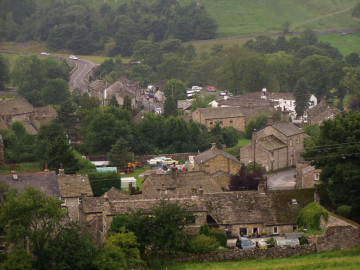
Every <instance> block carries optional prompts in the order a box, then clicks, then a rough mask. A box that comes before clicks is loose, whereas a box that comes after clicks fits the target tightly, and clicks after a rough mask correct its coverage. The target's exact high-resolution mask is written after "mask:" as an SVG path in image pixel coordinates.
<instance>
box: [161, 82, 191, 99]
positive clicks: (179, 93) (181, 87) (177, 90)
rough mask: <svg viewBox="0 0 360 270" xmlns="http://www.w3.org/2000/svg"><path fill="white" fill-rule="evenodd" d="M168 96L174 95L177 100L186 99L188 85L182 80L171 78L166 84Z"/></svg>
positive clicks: (165, 88)
mask: <svg viewBox="0 0 360 270" xmlns="http://www.w3.org/2000/svg"><path fill="white" fill-rule="evenodd" d="M164 93H165V96H166V98H168V97H172V98H173V99H174V101H175V102H177V101H178V100H179V99H186V85H185V83H183V82H182V81H180V80H176V79H172V80H169V81H168V82H167V83H166V84H165V86H164Z"/></svg>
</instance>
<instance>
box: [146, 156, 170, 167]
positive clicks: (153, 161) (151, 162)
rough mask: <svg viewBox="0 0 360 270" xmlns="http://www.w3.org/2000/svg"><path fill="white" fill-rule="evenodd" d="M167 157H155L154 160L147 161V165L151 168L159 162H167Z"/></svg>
mask: <svg viewBox="0 0 360 270" xmlns="http://www.w3.org/2000/svg"><path fill="white" fill-rule="evenodd" d="M165 158H166V157H155V158H152V159H150V160H148V161H147V163H148V164H149V165H150V166H151V165H155V164H157V163H158V162H159V161H161V162H163V161H164V160H165Z"/></svg>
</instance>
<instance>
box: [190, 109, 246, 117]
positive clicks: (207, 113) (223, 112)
mask: <svg viewBox="0 0 360 270" xmlns="http://www.w3.org/2000/svg"><path fill="white" fill-rule="evenodd" d="M197 111H198V112H199V113H200V114H201V115H202V117H204V118H205V119H220V118H234V117H244V114H243V113H242V112H241V110H240V109H239V108H236V107H235V108H234V107H217V108H199V109H197Z"/></svg>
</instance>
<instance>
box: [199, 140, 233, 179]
mask: <svg viewBox="0 0 360 270" xmlns="http://www.w3.org/2000/svg"><path fill="white" fill-rule="evenodd" d="M193 169H194V170H196V171H207V172H209V173H210V174H214V173H216V172H219V171H222V172H225V173H227V174H228V175H230V174H236V173H237V172H238V171H239V169H240V161H239V160H238V159H237V158H236V157H235V156H233V155H231V154H229V153H227V152H225V151H222V150H220V149H218V148H217V147H216V143H212V147H211V148H210V149H209V150H207V151H204V152H202V153H200V154H198V155H196V156H194V168H193Z"/></svg>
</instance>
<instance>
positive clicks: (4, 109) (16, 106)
mask: <svg viewBox="0 0 360 270" xmlns="http://www.w3.org/2000/svg"><path fill="white" fill-rule="evenodd" d="M34 111H35V108H34V107H33V106H32V105H31V104H30V103H29V102H28V101H27V100H26V99H24V98H17V99H4V100H0V115H14V114H23V113H31V112H34Z"/></svg>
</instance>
